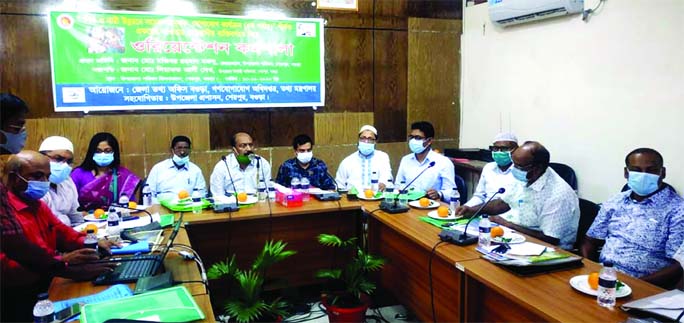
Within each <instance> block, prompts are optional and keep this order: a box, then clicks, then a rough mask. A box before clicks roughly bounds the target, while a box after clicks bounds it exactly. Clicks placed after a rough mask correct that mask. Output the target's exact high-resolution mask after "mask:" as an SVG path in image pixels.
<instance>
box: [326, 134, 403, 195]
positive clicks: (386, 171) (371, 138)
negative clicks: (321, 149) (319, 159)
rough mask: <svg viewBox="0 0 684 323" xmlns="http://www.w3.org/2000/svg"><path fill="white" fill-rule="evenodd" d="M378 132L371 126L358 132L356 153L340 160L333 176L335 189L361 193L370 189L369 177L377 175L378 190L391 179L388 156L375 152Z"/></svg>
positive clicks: (378, 151) (383, 187)
mask: <svg viewBox="0 0 684 323" xmlns="http://www.w3.org/2000/svg"><path fill="white" fill-rule="evenodd" d="M377 140H378V130H377V129H375V127H373V126H371V125H365V126H363V127H361V129H360V130H359V142H358V144H357V151H356V152H354V153H353V154H351V155H349V156H347V157H346V158H344V159H343V160H342V162H341V163H340V166H339V167H338V168H337V174H335V181H336V182H337V187H339V188H340V189H351V188H352V187H354V188H356V190H357V191H359V192H362V191H363V190H364V189H366V188H370V187H371V175H372V174H373V172H377V173H378V179H379V181H378V183H379V184H378V186H379V188H380V190H384V189H385V185H386V184H387V182H388V181H389V180H391V179H392V166H391V165H390V159H389V155H387V153H385V152H383V151H380V150H376V149H375V143H376V142H377Z"/></svg>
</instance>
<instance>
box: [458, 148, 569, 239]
mask: <svg viewBox="0 0 684 323" xmlns="http://www.w3.org/2000/svg"><path fill="white" fill-rule="evenodd" d="M511 158H512V160H513V168H512V169H511V171H512V173H513V177H515V179H516V180H517V181H516V182H515V183H514V184H513V186H512V187H510V189H507V190H506V192H505V193H504V194H502V195H501V199H499V200H492V201H491V202H490V203H489V204H488V205H487V206H486V207H485V208H484V209H482V213H485V214H489V215H495V216H491V217H490V220H491V221H493V222H495V223H498V224H500V225H503V226H506V227H508V228H511V229H513V230H516V231H519V232H522V233H525V234H527V235H529V236H533V237H535V238H537V239H540V240H544V241H546V242H548V243H551V244H554V245H558V246H560V247H561V248H563V249H571V248H572V245H573V243H574V242H575V239H576V237H577V226H578V225H579V199H578V198H577V194H576V193H575V191H574V190H573V189H572V188H571V187H570V185H568V183H567V182H565V181H564V180H563V178H561V177H560V176H559V175H558V174H557V173H556V172H555V171H554V170H553V169H552V168H550V167H549V161H550V158H551V155H550V154H549V151H548V150H547V149H546V148H545V147H544V146H542V145H541V144H540V143H538V142H536V141H527V142H525V143H524V144H523V145H522V146H520V147H519V148H517V149H516V150H514V151H513V154H512V155H511ZM479 207H480V206H479V205H476V206H465V207H463V208H459V209H458V210H457V212H456V214H459V215H460V214H463V215H466V216H472V215H473V214H474V213H475V212H476V211H477V209H479Z"/></svg>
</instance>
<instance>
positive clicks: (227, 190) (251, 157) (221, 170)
mask: <svg viewBox="0 0 684 323" xmlns="http://www.w3.org/2000/svg"><path fill="white" fill-rule="evenodd" d="M230 144H231V146H232V147H233V153H232V154H230V155H227V156H223V157H221V160H219V161H218V163H216V166H214V171H213V172H212V173H211V178H210V179H209V181H210V185H211V194H212V195H213V196H214V197H216V196H224V195H226V194H227V195H231V194H234V193H240V192H246V193H248V194H255V193H256V192H257V184H258V183H259V181H260V180H261V179H263V180H264V184H268V182H269V181H270V180H271V164H269V163H268V161H267V160H266V159H264V158H262V157H261V156H258V155H256V154H255V153H254V147H255V146H254V140H253V139H252V136H250V135H249V134H248V133H246V132H238V133H236V134H234V135H233V136H232V137H231V138H230Z"/></svg>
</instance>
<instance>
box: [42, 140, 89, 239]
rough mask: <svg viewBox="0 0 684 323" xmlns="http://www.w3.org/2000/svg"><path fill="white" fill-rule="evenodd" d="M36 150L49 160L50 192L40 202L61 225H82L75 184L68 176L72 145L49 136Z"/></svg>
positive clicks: (71, 158) (72, 156) (71, 162)
mask: <svg viewBox="0 0 684 323" xmlns="http://www.w3.org/2000/svg"><path fill="white" fill-rule="evenodd" d="M38 150H39V151H40V153H41V154H43V155H45V156H47V157H48V158H50V178H49V180H50V190H49V191H48V192H47V194H45V196H43V198H42V200H43V201H44V202H45V204H47V205H48V207H49V208H50V210H51V211H52V213H53V214H54V215H55V216H57V218H59V220H60V221H62V223H64V224H66V225H69V226H75V225H78V224H81V223H83V221H84V220H83V213H81V212H79V211H78V191H77V190H76V184H74V181H73V180H71V176H69V175H70V174H71V164H73V162H74V144H73V143H71V140H69V139H67V138H64V137H60V136H51V137H47V138H45V140H43V142H42V143H41V144H40V148H38Z"/></svg>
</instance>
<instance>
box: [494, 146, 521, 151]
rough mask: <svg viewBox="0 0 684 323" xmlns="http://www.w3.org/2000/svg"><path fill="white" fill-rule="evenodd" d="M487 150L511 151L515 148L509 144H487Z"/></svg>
mask: <svg viewBox="0 0 684 323" xmlns="http://www.w3.org/2000/svg"><path fill="white" fill-rule="evenodd" d="M489 150H491V151H513V150H515V148H514V147H510V146H489Z"/></svg>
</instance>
